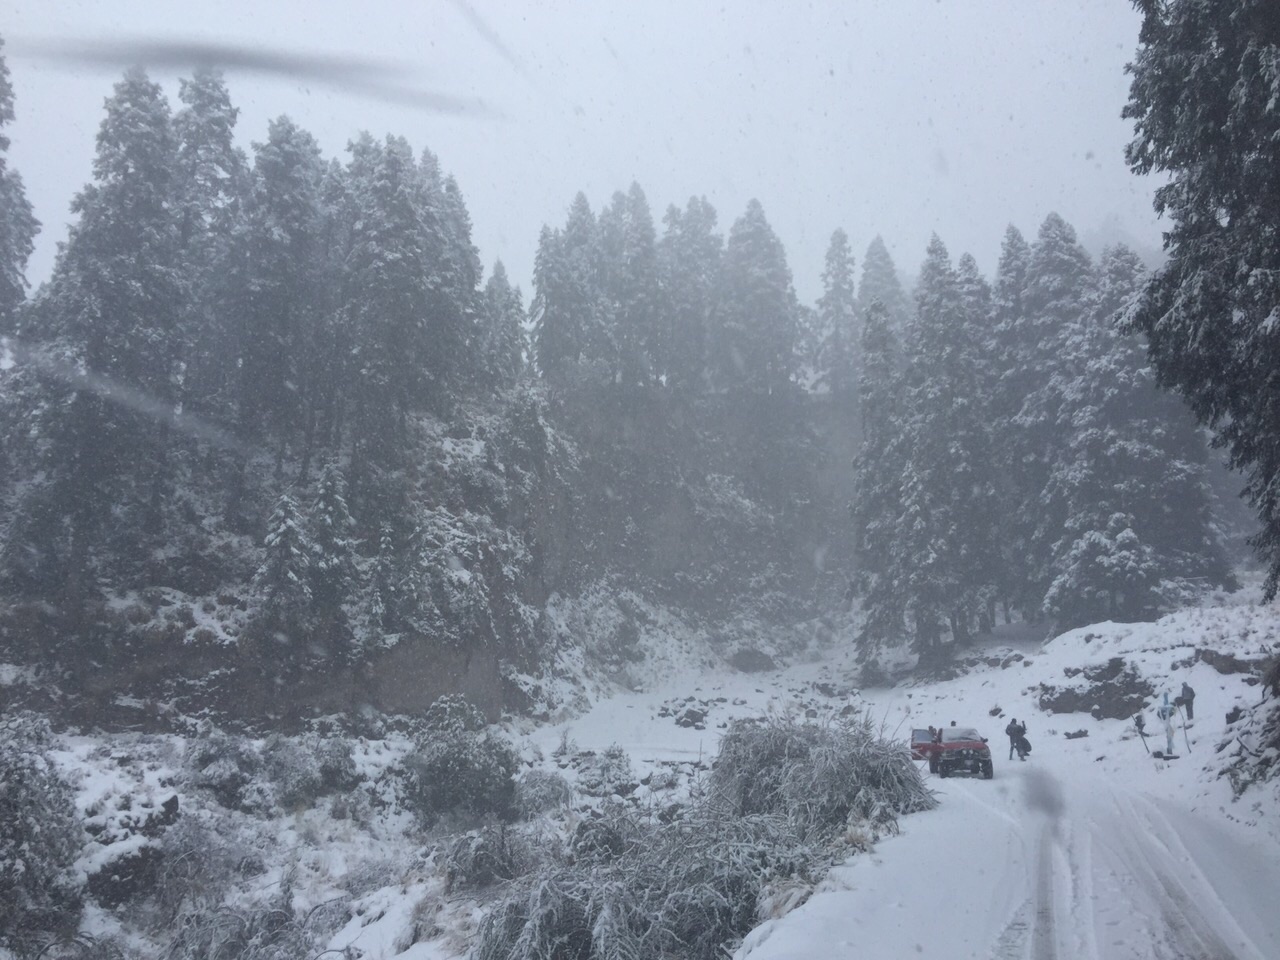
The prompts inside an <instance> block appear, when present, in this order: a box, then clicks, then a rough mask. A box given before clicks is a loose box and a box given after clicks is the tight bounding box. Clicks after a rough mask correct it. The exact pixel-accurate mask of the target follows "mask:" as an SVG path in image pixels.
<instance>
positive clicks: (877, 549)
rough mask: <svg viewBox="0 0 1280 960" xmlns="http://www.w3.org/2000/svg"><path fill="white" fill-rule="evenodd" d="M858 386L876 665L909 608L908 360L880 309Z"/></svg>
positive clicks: (859, 518)
mask: <svg viewBox="0 0 1280 960" xmlns="http://www.w3.org/2000/svg"><path fill="white" fill-rule="evenodd" d="M858 352H859V354H860V356H861V357H862V361H863V362H862V375H861V376H860V377H859V379H858V384H857V387H858V401H859V412H860V414H861V424H862V430H861V438H862V442H861V446H860V447H859V448H858V453H857V455H856V456H855V457H854V461H853V498H852V500H851V502H850V504H849V510H850V514H851V516H852V519H853V524H854V539H855V550H856V565H855V572H854V583H855V586H856V587H857V588H858V590H859V592H860V593H861V595H862V609H863V613H864V614H865V620H864V625H863V630H862V633H861V635H860V636H859V639H858V643H859V647H860V650H859V659H861V660H863V661H867V660H874V659H875V658H876V657H877V656H878V655H879V653H880V652H881V651H882V650H883V649H885V648H886V647H889V646H892V645H894V644H896V643H898V642H900V640H901V638H902V637H903V634H904V623H903V614H904V611H905V607H906V602H905V600H904V598H903V594H902V591H901V590H900V588H899V584H898V581H897V578H896V573H895V570H894V566H893V564H894V559H895V556H896V552H895V546H896V543H897V529H898V528H897V522H898V517H899V515H900V514H901V512H902V486H901V485H902V464H901V462H900V458H901V455H902V453H903V445H902V443H901V431H902V423H901V416H902V401H903V396H902V392H903V382H902V356H901V347H900V345H899V344H898V338H897V335H896V334H895V332H894V327H893V325H892V324H891V323H890V321H889V314H888V311H886V310H885V308H884V304H882V303H880V301H878V300H877V301H875V302H873V303H872V304H871V305H870V306H869V307H868V308H867V313H866V316H865V320H864V323H863V326H862V338H861V343H860V349H859V351H858Z"/></svg>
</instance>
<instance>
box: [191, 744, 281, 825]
mask: <svg viewBox="0 0 1280 960" xmlns="http://www.w3.org/2000/svg"><path fill="white" fill-rule="evenodd" d="M185 763H186V767H187V770H188V772H189V773H190V776H191V783H192V784H193V785H194V786H197V787H200V788H202V789H205V790H208V791H209V792H210V793H211V794H212V795H213V798H214V799H215V800H217V801H218V803H220V804H222V806H224V807H226V808H227V809H228V810H242V811H245V812H247V813H248V812H253V811H255V810H261V809H265V808H269V807H270V806H271V805H272V797H271V792H270V790H269V788H268V787H267V785H266V784H264V783H262V782H261V781H260V780H259V779H258V778H259V775H260V774H261V772H262V757H261V756H259V754H258V751H257V750H255V749H254V747H253V744H252V743H250V742H249V741H247V740H245V739H244V738H242V737H236V736H232V735H230V734H227V733H224V732H223V731H221V730H219V729H218V728H217V727H214V726H212V725H206V726H204V727H202V728H201V730H200V733H199V735H198V736H197V737H195V738H194V739H192V740H191V742H190V743H188V744H187V755H186V758H185Z"/></svg>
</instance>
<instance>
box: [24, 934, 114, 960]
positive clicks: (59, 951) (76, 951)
mask: <svg viewBox="0 0 1280 960" xmlns="http://www.w3.org/2000/svg"><path fill="white" fill-rule="evenodd" d="M37 956H39V957H40V960H134V958H135V957H138V956H139V955H138V954H136V953H134V952H133V951H131V950H130V949H129V948H128V946H127V945H126V944H125V943H123V942H122V941H121V940H119V939H117V938H115V937H91V936H89V935H88V934H83V933H78V934H76V935H75V936H67V937H62V938H60V939H58V940H55V941H52V942H50V943H47V944H45V945H44V946H42V947H41V948H40V952H39V953H38V954H37Z"/></svg>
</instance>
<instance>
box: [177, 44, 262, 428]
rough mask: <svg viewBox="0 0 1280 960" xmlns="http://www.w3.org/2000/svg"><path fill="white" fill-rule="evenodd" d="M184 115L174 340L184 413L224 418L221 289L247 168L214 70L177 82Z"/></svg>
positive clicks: (228, 364)
mask: <svg viewBox="0 0 1280 960" xmlns="http://www.w3.org/2000/svg"><path fill="white" fill-rule="evenodd" d="M178 98H179V99H180V100H181V101H182V103H183V108H182V109H181V110H179V111H178V112H177V114H175V115H174V118H173V126H174V132H175V135H176V138H177V163H176V167H175V171H176V172H175V186H174V193H175V196H176V204H177V210H178V242H179V244H180V248H181V259H182V270H183V273H184V275H185V276H186V278H187V282H188V284H189V286H190V295H189V296H188V297H187V299H186V302H185V304H184V307H183V311H182V317H181V320H180V327H181V330H180V335H181V341H182V355H183V363H184V368H185V369H184V375H183V383H182V398H183V400H182V402H183V407H184V409H189V410H191V411H192V412H195V413H199V414H201V415H202V416H211V415H212V416H224V415H225V414H226V413H227V412H228V410H229V408H231V407H232V405H233V403H234V400H235V396H234V389H233V388H234V386H235V359H236V344H235V337H234V327H233V325H232V323H231V318H230V316H229V313H230V311H228V310H226V309H219V307H220V306H221V307H225V306H226V303H225V295H226V293H227V290H226V288H225V284H224V283H223V279H222V278H223V276H224V273H225V268H226V267H227V266H228V255H229V246H230V243H231V236H232V231H233V229H234V227H235V223H236V220H237V219H238V218H239V217H240V216H241V213H242V211H241V205H242V203H243V200H244V196H245V193H246V191H247V189H248V175H249V174H248V163H247V161H246V159H245V155H244V151H242V150H241V149H240V148H239V147H237V146H236V145H235V124H236V117H237V116H238V115H239V110H238V109H237V108H236V107H233V106H232V105H231V98H230V96H229V95H228V93H227V87H226V83H225V82H224V81H223V79H222V74H221V73H220V72H218V71H216V70H205V69H201V70H197V71H196V72H195V74H194V75H193V76H192V77H191V78H190V79H184V80H181V81H180V82H179V88H178Z"/></svg>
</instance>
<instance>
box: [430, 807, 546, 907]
mask: <svg viewBox="0 0 1280 960" xmlns="http://www.w3.org/2000/svg"><path fill="white" fill-rule="evenodd" d="M537 860H538V857H537V854H536V852H535V850H534V849H533V844H532V842H531V841H530V840H529V838H528V837H526V836H525V835H524V834H522V833H519V832H518V831H516V830H514V829H512V828H510V827H508V826H506V825H505V824H499V825H491V826H487V827H483V828H481V829H480V830H473V831H471V832H470V833H466V834H464V835H462V836H461V837H459V838H458V839H457V840H455V841H454V842H453V845H452V846H451V847H450V848H449V850H448V853H447V854H446V855H445V862H444V868H445V877H446V878H447V879H448V883H449V889H450V890H451V891H452V890H460V889H464V888H479V887H487V886H490V885H492V884H494V883H497V882H499V881H501V880H514V879H515V878H516V877H519V876H523V875H524V874H525V873H527V872H528V871H529V870H530V869H531V868H532V867H534V866H535V865H536V863H537Z"/></svg>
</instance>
